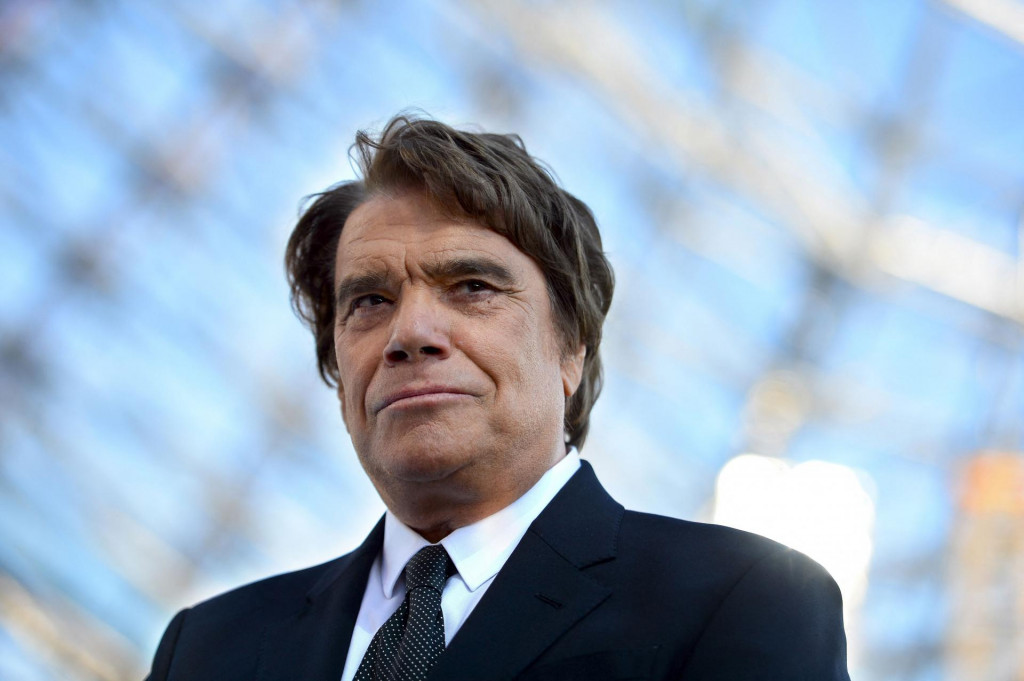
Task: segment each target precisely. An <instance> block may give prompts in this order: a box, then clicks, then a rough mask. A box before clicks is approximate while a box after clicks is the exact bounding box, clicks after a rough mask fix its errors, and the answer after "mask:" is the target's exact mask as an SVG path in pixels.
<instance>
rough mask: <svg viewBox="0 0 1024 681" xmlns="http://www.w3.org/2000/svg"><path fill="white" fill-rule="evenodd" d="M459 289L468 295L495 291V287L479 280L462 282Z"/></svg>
mask: <svg viewBox="0 0 1024 681" xmlns="http://www.w3.org/2000/svg"><path fill="white" fill-rule="evenodd" d="M457 288H459V289H461V290H463V291H464V292H466V293H480V292H481V291H493V290H494V287H493V286H491V285H490V284H488V283H487V282H486V281H480V280H479V279H467V280H466V281H460V282H459V283H458V286H457Z"/></svg>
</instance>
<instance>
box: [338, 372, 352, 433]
mask: <svg viewBox="0 0 1024 681" xmlns="http://www.w3.org/2000/svg"><path fill="white" fill-rule="evenodd" d="M337 395H338V404H339V405H341V422H342V423H344V424H345V432H346V433H348V432H351V431H349V429H348V419H346V418H345V386H343V385H342V384H341V381H339V382H338V390H337Z"/></svg>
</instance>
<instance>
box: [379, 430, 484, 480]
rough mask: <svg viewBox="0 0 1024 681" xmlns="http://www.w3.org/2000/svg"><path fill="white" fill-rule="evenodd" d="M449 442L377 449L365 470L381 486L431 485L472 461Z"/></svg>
mask: <svg viewBox="0 0 1024 681" xmlns="http://www.w3.org/2000/svg"><path fill="white" fill-rule="evenodd" d="M460 444H464V443H455V442H451V441H448V440H445V441H442V442H429V441H425V439H424V438H420V439H418V440H417V441H416V442H412V443H403V444H401V445H391V446H387V447H380V448H375V449H374V450H373V451H371V452H369V455H368V456H367V457H362V458H363V467H364V468H366V470H367V472H368V473H370V474H371V476H376V477H378V479H380V480H381V481H382V482H383V481H385V480H392V481H395V482H399V483H429V482H437V481H440V480H444V479H446V478H450V477H451V476H453V475H455V474H456V473H458V471H459V470H461V469H462V468H464V467H465V466H466V465H467V463H469V461H470V460H471V459H472V457H471V456H470V455H469V453H467V452H464V451H462V450H461V449H460V447H459V445H460Z"/></svg>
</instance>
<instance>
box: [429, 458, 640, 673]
mask: <svg viewBox="0 0 1024 681" xmlns="http://www.w3.org/2000/svg"><path fill="white" fill-rule="evenodd" d="M622 513H623V509H622V506H620V505H619V504H617V503H616V502H615V501H614V500H612V498H611V497H609V496H608V494H607V493H606V492H605V491H604V489H603V488H602V487H601V485H600V483H598V481H597V478H596V477H595V476H594V471H593V469H592V468H591V467H590V464H588V463H587V462H585V461H584V462H582V466H581V468H580V470H579V471H577V472H576V474H575V475H574V476H573V477H572V479H571V480H570V481H569V482H568V483H566V485H565V487H563V488H562V490H561V491H560V492H559V493H558V495H556V496H555V498H554V499H553V500H552V501H551V503H550V504H548V507H547V508H546V509H545V510H544V512H543V513H541V515H540V516H539V517H538V518H537V520H535V521H534V523H533V524H532V525H531V526H530V529H529V531H527V533H526V535H525V536H524V537H523V539H522V541H521V542H520V543H519V546H518V547H516V550H515V551H514V552H513V553H512V555H511V557H509V560H508V562H507V563H506V564H505V566H504V567H503V568H502V569H501V571H500V572H499V573H498V575H497V576H496V577H495V579H494V582H493V583H492V584H491V586H490V587H489V588H488V590H487V593H486V594H484V597H483V598H482V599H481V601H480V603H479V604H478V605H477V606H476V608H475V609H474V610H473V612H472V613H471V614H470V616H469V618H468V619H467V620H466V622H465V624H463V626H462V628H461V629H459V632H458V634H456V636H455V638H454V639H452V642H451V644H450V645H449V646H448V648H447V650H446V651H445V653H444V654H443V655H442V656H441V658H440V660H439V661H438V663H437V666H436V667H434V669H433V670H432V671H431V673H430V676H429V677H428V678H429V679H446V680H447V679H450V680H452V681H460V680H464V681H469V680H471V679H489V680H490V679H494V680H497V679H507V678H512V677H514V676H515V675H516V674H518V673H519V672H521V671H522V670H523V669H524V668H525V667H526V666H527V665H529V664H530V663H531V662H532V661H533V660H535V659H536V658H537V657H538V656H539V655H540V654H541V653H543V652H544V651H545V650H546V649H547V648H548V647H550V646H551V644H552V643H554V642H555V640H556V639H558V637H560V636H561V635H562V634H563V633H565V632H566V631H567V630H568V629H569V628H570V627H572V626H573V624H575V623H576V622H578V621H579V620H580V619H582V618H583V617H586V616H587V615H588V614H589V613H590V612H591V611H593V610H594V609H595V608H596V607H597V606H598V605H600V603H601V602H602V601H604V600H605V599H606V598H608V596H610V595H611V593H612V591H611V589H610V588H608V587H606V586H604V585H602V584H600V583H598V582H596V581H594V580H593V579H592V578H590V577H589V576H587V575H586V574H585V569H586V568H587V567H589V566H591V565H594V564H596V563H600V562H604V561H606V560H612V559H614V557H615V540H616V538H617V536H618V529H619V523H620V521H621V518H622ZM513 642H514V645H513Z"/></svg>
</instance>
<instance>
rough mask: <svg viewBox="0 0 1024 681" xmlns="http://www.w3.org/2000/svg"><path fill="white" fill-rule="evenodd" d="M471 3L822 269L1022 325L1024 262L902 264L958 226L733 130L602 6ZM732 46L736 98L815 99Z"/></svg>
mask: <svg viewBox="0 0 1024 681" xmlns="http://www.w3.org/2000/svg"><path fill="white" fill-rule="evenodd" d="M464 6H465V7H466V8H467V9H474V8H476V9H479V8H483V10H484V11H486V12H487V13H488V15H489V16H490V17H491V18H492V19H493V20H494V23H496V24H497V25H499V26H501V27H502V28H503V29H504V30H505V31H506V32H507V33H508V34H509V36H510V37H511V38H512V39H513V41H515V42H516V43H517V44H518V45H519V46H520V48H521V49H522V51H523V52H524V53H525V54H526V55H528V56H530V57H533V58H534V59H536V60H538V61H541V62H545V63H546V64H547V65H552V64H553V65H555V66H557V67H559V68H561V69H563V70H565V71H568V72H569V73H571V74H574V75H576V76H577V77H579V78H580V79H581V80H583V81H584V82H585V83H587V84H590V85H592V86H593V87H595V89H596V91H597V92H598V94H601V95H603V97H604V99H605V101H607V102H608V105H609V108H611V109H612V110H617V112H618V115H619V117H620V118H621V119H622V120H623V121H624V122H626V123H627V124H628V125H631V126H633V127H634V128H635V129H636V130H637V132H638V133H639V135H640V136H641V137H642V138H646V139H649V140H651V143H652V144H654V143H656V144H657V145H660V146H663V147H666V148H667V149H668V150H669V151H670V153H673V154H674V155H675V156H676V157H677V158H678V159H679V162H680V164H685V165H689V166H695V167H696V168H697V169H698V170H699V171H700V172H702V173H704V174H705V175H707V176H708V177H709V178H711V179H712V180H713V181H716V182H719V183H721V184H723V185H725V186H726V187H728V188H730V189H731V190H733V191H735V192H737V193H739V194H740V195H743V196H748V197H751V198H752V199H753V200H755V201H756V202H757V203H758V204H759V205H760V206H761V207H762V208H763V209H764V210H765V211H766V213H767V214H769V215H771V216H772V217H773V218H774V219H776V220H778V221H779V222H780V223H781V224H782V225H784V226H785V227H788V228H789V229H791V230H792V231H793V232H794V234H795V235H796V236H797V237H798V238H799V240H800V242H801V243H802V245H803V247H804V249H805V251H806V253H807V254H808V256H809V257H810V258H812V259H813V260H814V261H815V262H817V263H818V264H819V265H821V266H823V267H826V268H827V269H829V270H830V271H833V272H836V273H837V274H839V275H841V276H843V277H844V278H846V279H849V280H851V281H853V282H855V283H857V284H859V285H870V284H872V282H874V281H876V280H877V279H878V276H879V275H889V276H895V277H898V278H900V279H904V280H906V281H910V282H912V283H914V284H917V285H920V286H923V287H925V288H928V289H931V290H934V291H937V292H939V293H942V294H943V295H946V296H949V297H952V298H955V299H957V300H960V301H963V302H965V303H967V304H969V305H972V306H975V307H978V308H980V309H983V310H986V311H988V312H990V313H992V314H995V315H998V316H1000V317H1004V318H1007V319H1010V320H1012V321H1014V322H1016V323H1018V324H1024V295H1022V294H1021V293H1020V292H1019V291H1015V290H1014V289H1015V288H1019V287H1017V286H1016V281H1018V280H1019V279H1020V272H1021V271H1022V270H1024V268H1022V266H1021V263H1020V261H1015V260H1014V259H1013V258H1011V257H1009V256H1005V255H1004V254H1002V253H1000V252H998V251H996V250H995V249H990V248H988V247H985V246H984V245H983V244H980V243H978V242H974V241H973V240H970V239H968V238H967V237H962V236H961V237H959V239H958V240H957V244H958V245H964V246H969V250H970V252H971V254H972V259H971V262H969V263H965V262H964V261H963V258H962V257H961V254H960V252H959V251H958V250H957V249H956V248H931V252H932V253H933V255H934V256H935V257H936V258H942V260H939V261H936V262H934V263H932V266H931V267H929V268H927V271H926V270H924V269H922V268H917V267H906V266H902V265H900V264H898V263H894V262H893V261H892V259H891V254H893V253H894V252H906V251H907V248H906V245H907V241H908V239H914V240H917V241H918V242H919V243H920V245H921V246H929V245H934V244H945V243H949V241H950V235H954V236H955V233H954V232H952V231H951V230H944V229H939V228H938V227H936V226H935V225H931V224H928V223H925V222H923V221H917V222H916V224H915V227H914V230H913V234H910V233H909V232H908V231H907V230H902V231H897V232H891V231H890V230H888V229H886V227H887V226H889V221H887V220H886V219H884V218H886V217H887V216H882V218H883V219H881V220H880V219H879V218H878V217H876V216H875V215H874V214H873V211H872V210H871V209H870V205H869V202H868V201H867V200H866V198H865V197H863V196H861V195H860V194H858V193H857V192H856V191H855V190H854V189H853V188H852V187H851V186H850V185H848V184H846V183H843V182H841V179H842V178H841V177H825V175H826V173H823V172H822V170H823V168H822V167H819V166H821V165H822V164H823V161H827V159H817V158H812V159H806V158H803V157H800V156H798V155H797V154H795V153H794V151H793V149H792V148H789V147H787V146H786V145H785V144H784V143H783V141H782V140H780V139H778V137H777V136H773V135H772V134H771V133H770V132H769V131H768V130H767V129H765V128H763V127H759V126H750V125H748V126H742V127H740V126H739V125H736V124H729V125H726V124H725V123H723V122H722V120H721V119H720V117H719V116H717V115H716V114H715V112H714V111H712V110H711V109H710V108H709V107H708V106H706V105H704V104H703V103H702V102H700V101H699V100H697V99H694V98H691V97H688V96H687V94H686V93H685V92H680V91H679V90H678V88H676V87H674V86H673V85H671V84H670V83H668V82H666V81H665V79H664V78H663V77H662V76H661V72H660V70H659V69H658V68H657V67H656V65H654V64H650V63H649V62H648V61H647V60H646V59H645V58H644V56H643V52H644V51H643V50H642V49H641V47H640V46H639V45H637V44H636V42H635V40H633V37H632V35H631V34H629V33H628V32H627V31H625V30H624V29H622V28H621V27H620V26H619V25H618V24H617V23H616V22H615V21H614V19H613V17H611V16H610V15H609V14H608V12H607V10H603V9H601V8H600V6H598V5H593V4H589V3H570V4H568V5H558V6H557V7H554V6H548V5H545V6H544V7H543V8H540V7H537V8H536V9H534V8H533V6H532V5H516V6H515V7H514V8H513V7H510V6H509V5H508V4H506V3H504V2H500V1H499V0H487V1H486V2H481V3H474V4H472V5H470V4H466V5H464ZM595 46H600V48H601V49H594V48H595ZM732 47H733V49H735V51H736V55H735V57H734V58H733V59H731V60H730V63H731V64H732V68H730V69H729V70H728V74H726V75H727V82H726V83H725V85H726V87H727V88H728V89H729V90H730V91H731V92H732V93H733V94H734V96H736V97H738V98H740V99H743V100H746V101H752V102H759V101H765V99H766V97H769V96H770V97H771V98H774V99H778V98H780V97H787V96H788V97H790V98H791V99H790V101H781V102H778V103H777V104H778V108H777V109H776V110H780V109H781V110H789V111H794V110H799V109H800V108H801V107H803V106H805V105H806V102H803V101H794V100H793V99H792V97H791V96H790V95H788V94H787V93H786V92H784V91H783V90H782V89H777V90H775V91H774V92H771V93H770V94H769V93H767V92H766V91H765V90H764V85H763V82H764V80H765V79H764V78H763V77H757V74H760V76H763V75H764V74H763V73H762V70H761V69H760V67H759V66H758V64H760V63H761V56H762V55H760V53H758V52H756V51H755V50H754V49H752V48H750V47H749V46H746V45H744V44H741V43H736V44H735V45H734V46H732ZM773 61H776V62H777V61H779V58H778V57H777V56H776V57H775V59H774V60H773ZM789 71H791V72H798V71H799V69H797V68H796V67H793V68H791V69H789ZM809 79H810V77H809V76H807V77H806V78H802V79H801V80H809ZM822 87H824V86H822ZM811 99H812V100H813V99H815V98H811ZM816 99H818V100H819V101H820V99H821V98H820V97H817V98H816ZM812 103H813V101H812ZM801 127H803V130H801V132H803V133H804V134H807V128H806V127H804V126H801ZM897 222H899V221H897ZM880 256H881V258H882V259H879V258H880ZM976 278H977V279H976ZM1007 289H1009V292H1007Z"/></svg>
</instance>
